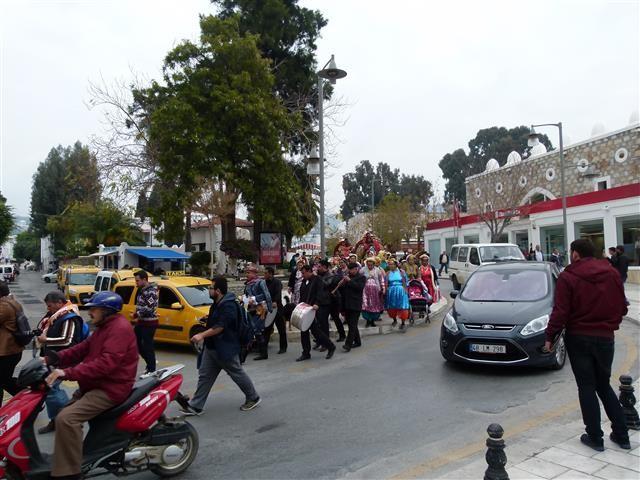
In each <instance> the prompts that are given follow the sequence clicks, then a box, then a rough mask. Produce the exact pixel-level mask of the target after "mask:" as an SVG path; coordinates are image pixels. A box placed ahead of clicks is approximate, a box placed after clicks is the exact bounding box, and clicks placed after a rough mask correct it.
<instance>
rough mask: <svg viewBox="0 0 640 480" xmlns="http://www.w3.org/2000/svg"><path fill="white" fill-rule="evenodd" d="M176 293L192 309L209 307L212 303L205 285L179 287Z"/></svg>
mask: <svg viewBox="0 0 640 480" xmlns="http://www.w3.org/2000/svg"><path fill="white" fill-rule="evenodd" d="M178 291H179V292H180V294H181V295H182V296H183V297H184V299H185V300H186V301H187V303H188V304H189V305H191V306H192V307H199V306H202V305H211V304H212V303H213V300H212V299H211V297H210V296H209V288H208V286H207V285H191V286H188V287H179V288H178Z"/></svg>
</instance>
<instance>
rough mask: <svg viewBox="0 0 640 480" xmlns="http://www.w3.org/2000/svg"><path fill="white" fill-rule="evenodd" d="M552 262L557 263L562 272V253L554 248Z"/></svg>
mask: <svg viewBox="0 0 640 480" xmlns="http://www.w3.org/2000/svg"><path fill="white" fill-rule="evenodd" d="M551 262H552V263H555V265H556V267H558V268H559V269H560V270H562V257H560V251H559V250H558V249H557V248H554V249H553V251H552V252H551Z"/></svg>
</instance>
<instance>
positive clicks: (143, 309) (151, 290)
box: [133, 270, 158, 373]
mask: <svg viewBox="0 0 640 480" xmlns="http://www.w3.org/2000/svg"><path fill="white" fill-rule="evenodd" d="M134 278H135V282H136V287H138V292H137V294H136V311H135V312H134V314H133V318H134V320H135V321H136V325H135V327H134V328H133V330H134V332H135V334H136V341H137V343H138V352H140V356H141V357H142V359H143V360H144V361H145V363H146V365H147V367H146V370H145V373H151V372H155V371H156V352H155V347H154V345H153V337H154V336H155V334H156V329H157V328H158V314H157V311H158V287H157V285H155V284H154V283H151V282H149V274H148V273H147V272H146V271H145V270H138V271H137V272H136V273H134Z"/></svg>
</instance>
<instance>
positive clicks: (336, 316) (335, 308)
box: [331, 302, 347, 338]
mask: <svg viewBox="0 0 640 480" xmlns="http://www.w3.org/2000/svg"><path fill="white" fill-rule="evenodd" d="M331 320H333V324H334V325H335V326H336V330H337V331H338V335H339V336H340V338H345V337H346V336H347V335H346V333H345V331H344V325H343V324H342V320H340V305H339V304H338V303H337V302H336V303H333V304H332V305H331Z"/></svg>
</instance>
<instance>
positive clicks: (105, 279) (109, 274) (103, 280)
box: [93, 268, 140, 293]
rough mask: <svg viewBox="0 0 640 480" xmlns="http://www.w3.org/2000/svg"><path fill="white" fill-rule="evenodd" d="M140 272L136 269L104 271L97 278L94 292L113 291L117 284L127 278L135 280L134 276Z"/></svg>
mask: <svg viewBox="0 0 640 480" xmlns="http://www.w3.org/2000/svg"><path fill="white" fill-rule="evenodd" d="M138 270H140V268H135V269H132V270H102V271H100V272H98V275H97V276H96V282H95V284H94V286H93V292H94V293H98V292H104V291H108V290H111V291H113V290H114V288H115V286H116V283H118V282H120V281H121V280H126V279H127V278H133V276H134V274H135V273H136V272H137V271H138Z"/></svg>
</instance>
